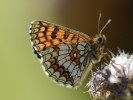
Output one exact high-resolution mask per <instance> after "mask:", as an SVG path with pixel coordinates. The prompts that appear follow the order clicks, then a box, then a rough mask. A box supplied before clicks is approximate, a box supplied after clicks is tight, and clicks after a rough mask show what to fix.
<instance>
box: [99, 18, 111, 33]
mask: <svg viewBox="0 0 133 100" xmlns="http://www.w3.org/2000/svg"><path fill="white" fill-rule="evenodd" d="M110 22H111V19H109V20H108V21H107V23H106V24H105V25H104V26H103V28H102V29H101V31H100V33H102V31H103V30H104V29H105V27H106V26H107V25H108V24H109V23H110Z"/></svg>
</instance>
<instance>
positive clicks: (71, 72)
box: [30, 17, 110, 87]
mask: <svg viewBox="0 0 133 100" xmlns="http://www.w3.org/2000/svg"><path fill="white" fill-rule="evenodd" d="M99 18H100V17H99ZM109 22H110V20H108V22H107V23H106V25H107V24H108V23H109ZM106 25H105V26H106ZM30 40H31V43H32V47H33V50H34V53H35V54H36V55H37V57H38V58H39V59H41V64H42V68H43V70H44V72H45V73H46V75H48V76H49V77H50V78H52V79H53V80H54V81H55V82H56V83H58V84H60V85H63V86H67V87H77V86H80V85H81V83H82V81H83V80H84V78H85V76H86V75H87V73H88V72H89V71H90V70H91V68H92V66H93V64H96V63H98V62H100V60H101V58H102V57H103V49H104V44H105V41H106V37H105V36H104V35H103V34H101V32H99V33H98V34H97V35H96V36H94V37H89V36H88V35H85V34H84V33H81V32H78V31H75V30H72V29H69V28H66V27H62V26H60V25H56V24H51V23H48V22H44V21H33V22H32V23H31V25H30Z"/></svg>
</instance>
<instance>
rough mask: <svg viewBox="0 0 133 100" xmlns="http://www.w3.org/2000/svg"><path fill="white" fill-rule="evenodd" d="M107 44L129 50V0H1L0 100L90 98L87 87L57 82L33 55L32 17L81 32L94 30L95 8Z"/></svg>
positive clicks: (132, 15) (132, 35)
mask: <svg viewBox="0 0 133 100" xmlns="http://www.w3.org/2000/svg"><path fill="white" fill-rule="evenodd" d="M100 10H101V11H102V13H103V16H102V19H101V25H100V27H102V26H103V25H104V24H105V23H106V21H107V20H108V19H109V18H111V19H112V22H111V24H110V25H109V26H108V27H107V28H106V29H105V30H104V31H103V33H105V35H106V36H107V44H106V47H107V48H109V49H110V50H111V51H112V52H114V53H117V47H120V48H121V49H124V50H125V51H126V52H130V53H132V49H133V46H132V44H133V1H132V0H93V1H92V0H0V29H1V30H0V35H1V36H0V46H1V49H0V50H1V52H0V61H1V62H0V100H91V99H90V97H89V95H88V94H87V93H83V92H85V91H87V89H86V88H84V87H85V85H86V83H87V82H88V78H86V80H85V81H84V83H83V84H82V86H81V87H79V88H78V89H70V88H65V87H61V86H58V85H57V84H55V83H54V82H52V81H51V80H50V79H49V77H47V76H46V75H45V74H44V73H43V71H42V68H41V65H40V62H39V61H38V60H37V58H36V57H35V56H34V54H33V52H32V49H31V44H30V40H29V25H30V22H31V21H32V20H46V21H49V22H52V23H57V24H61V25H63V26H67V27H70V28H72V29H75V30H78V31H82V32H84V33H86V34H88V35H89V36H94V35H95V34H96V33H97V20H98V14H99V11H100Z"/></svg>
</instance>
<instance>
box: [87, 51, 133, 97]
mask: <svg viewBox="0 0 133 100" xmlns="http://www.w3.org/2000/svg"><path fill="white" fill-rule="evenodd" d="M87 87H89V90H88V92H89V93H90V94H92V95H93V96H94V97H95V98H104V99H107V100H118V99H121V100H133V96H132V95H133V55H129V54H126V53H125V52H124V51H123V52H121V51H119V54H118V55H117V56H114V55H112V59H111V61H110V63H109V64H106V65H104V68H103V70H101V71H97V72H96V73H94V74H93V76H92V80H91V81H90V82H89V83H88V84H87Z"/></svg>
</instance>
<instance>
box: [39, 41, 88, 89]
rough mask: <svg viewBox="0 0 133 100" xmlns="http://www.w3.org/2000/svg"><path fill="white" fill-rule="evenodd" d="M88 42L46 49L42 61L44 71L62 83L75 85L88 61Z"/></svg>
mask: <svg viewBox="0 0 133 100" xmlns="http://www.w3.org/2000/svg"><path fill="white" fill-rule="evenodd" d="M87 45H88V44H87V43H86V42H81V43H71V44H62V45H58V46H53V47H50V48H48V49H46V51H45V53H44V55H43V57H42V59H41V61H42V62H41V63H42V65H43V68H44V71H45V72H46V74H47V75H48V76H50V77H51V78H52V79H53V80H54V81H56V82H57V83H59V84H61V85H67V86H72V87H73V86H75V85H76V84H77V83H78V81H79V80H80V78H81V76H82V74H83V72H84V69H85V68H86V66H87V61H88V57H89V55H88V51H89V50H88V48H87V47H88V46H87Z"/></svg>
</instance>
